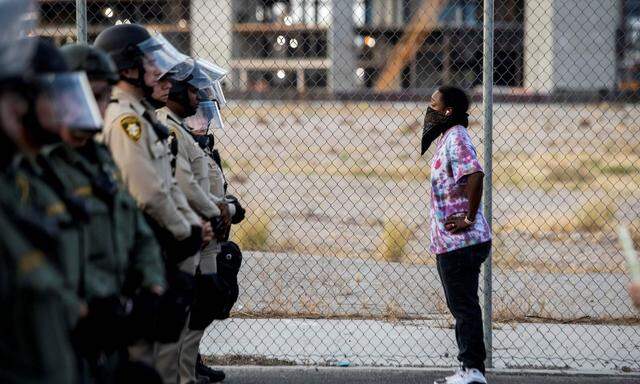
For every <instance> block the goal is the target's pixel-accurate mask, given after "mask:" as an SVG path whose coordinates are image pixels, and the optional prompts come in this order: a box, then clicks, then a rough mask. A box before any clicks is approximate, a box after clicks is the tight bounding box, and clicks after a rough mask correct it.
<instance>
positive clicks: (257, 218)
mask: <svg viewBox="0 0 640 384" xmlns="http://www.w3.org/2000/svg"><path fill="white" fill-rule="evenodd" d="M270 234H271V217H270V215H268V214H267V213H266V212H264V211H254V212H249V214H248V215H247V217H246V219H245V220H244V221H243V222H241V223H240V224H238V226H237V228H236V229H235V231H234V236H233V238H234V240H235V241H236V242H237V243H238V245H239V246H240V248H242V249H243V250H247V251H263V250H266V248H267V246H268V243H269V237H270Z"/></svg>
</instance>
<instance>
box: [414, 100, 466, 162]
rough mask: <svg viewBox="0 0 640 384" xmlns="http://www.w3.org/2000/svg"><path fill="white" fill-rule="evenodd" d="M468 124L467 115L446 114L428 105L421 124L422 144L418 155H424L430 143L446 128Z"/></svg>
mask: <svg viewBox="0 0 640 384" xmlns="http://www.w3.org/2000/svg"><path fill="white" fill-rule="evenodd" d="M455 125H462V126H465V127H466V126H468V125H469V115H468V114H466V113H465V114H462V115H451V116H447V115H445V114H444V113H443V112H440V111H436V110H435V109H433V108H431V107H428V108H427V113H426V114H425V115H424V124H423V126H422V145H421V148H420V155H424V153H425V152H427V150H428V149H429V147H430V146H431V144H432V143H433V142H434V141H435V140H436V139H437V138H438V136H440V135H442V134H443V133H444V132H445V131H446V130H447V129H449V128H451V127H453V126H455Z"/></svg>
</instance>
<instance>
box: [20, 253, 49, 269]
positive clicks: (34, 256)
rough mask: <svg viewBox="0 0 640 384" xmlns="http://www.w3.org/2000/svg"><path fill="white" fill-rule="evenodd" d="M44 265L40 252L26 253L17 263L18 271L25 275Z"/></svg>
mask: <svg viewBox="0 0 640 384" xmlns="http://www.w3.org/2000/svg"><path fill="white" fill-rule="evenodd" d="M43 263H44V256H43V254H42V253H41V252H40V251H31V252H27V253H25V254H24V255H22V257H20V260H19V261H18V271H19V272H20V273H21V274H27V273H29V272H31V271H33V270H34V269H36V268H38V267H39V266H41V265H42V264H43Z"/></svg>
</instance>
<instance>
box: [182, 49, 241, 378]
mask: <svg viewBox="0 0 640 384" xmlns="http://www.w3.org/2000/svg"><path fill="white" fill-rule="evenodd" d="M196 64H197V66H198V68H200V69H201V70H202V72H203V73H204V74H205V75H206V76H204V77H203V79H204V78H206V79H207V81H206V82H205V83H204V84H200V87H201V91H202V90H204V89H206V90H207V92H205V94H206V97H207V99H208V101H209V103H211V104H212V108H211V113H210V114H207V113H202V112H203V111H202V108H201V111H199V112H200V113H198V114H196V115H195V116H192V117H189V118H187V119H186V123H187V126H188V127H189V130H190V132H191V134H192V135H193V137H194V139H195V140H196V142H197V143H198V145H199V147H200V148H201V149H202V150H203V152H204V153H205V155H206V156H205V160H206V164H207V178H206V181H205V182H204V183H203V186H204V188H207V189H208V190H209V192H210V194H211V196H212V198H213V199H214V201H224V202H225V203H226V204H228V206H229V212H230V222H231V224H237V223H240V222H241V221H242V220H243V219H244V215H245V210H244V208H243V207H242V206H241V205H240V203H239V201H238V199H237V198H235V197H234V196H231V195H226V192H227V183H226V180H225V177H224V173H223V171H222V163H221V159H220V155H219V152H218V151H217V150H216V149H214V145H215V137H214V135H213V129H222V128H223V122H222V117H221V115H220V109H219V107H220V106H221V105H224V102H225V100H224V94H223V93H222V87H220V84H219V80H220V79H221V78H222V77H223V76H224V74H225V73H226V72H224V71H223V70H222V69H221V68H219V67H217V66H215V65H213V64H211V63H208V62H205V61H203V60H196ZM198 77H200V76H198V75H195V76H194V78H196V79H197V78H198ZM213 78H216V79H218V80H213ZM201 93H202V92H201ZM205 116H207V117H208V118H206V119H204V118H203V117H205ZM203 122H204V124H203ZM229 230H230V228H229V227H227V229H226V233H225V234H224V235H223V236H222V237H221V239H220V242H218V243H215V242H213V243H211V244H209V245H208V246H207V247H206V248H205V249H204V250H203V252H202V255H203V256H202V257H203V259H209V258H212V259H214V260H216V261H218V260H220V256H221V255H222V256H225V255H226V254H227V253H232V254H234V259H233V260H232V262H231V264H233V266H232V267H231V268H227V267H228V266H225V271H221V270H217V268H216V271H215V272H216V274H217V275H219V276H218V277H220V276H221V275H225V276H224V277H225V278H227V277H228V278H229V280H230V284H229V285H230V287H231V288H232V289H231V291H234V290H235V292H236V295H237V289H238V287H237V283H234V282H233V280H234V279H235V278H236V276H237V268H239V264H237V263H236V261H237V259H240V260H241V255H240V252H239V248H238V247H237V245H235V244H233V243H230V242H228V240H229ZM221 244H222V247H221ZM223 254H224V255H223ZM215 265H216V267H217V266H218V263H217V262H216V264H215ZM236 299H237V296H235V298H233V297H231V298H228V297H226V298H221V300H222V301H223V302H224V301H226V303H225V305H224V310H223V312H225V313H226V311H227V310H230V308H231V305H233V302H235V300H236ZM225 316H228V314H226V315H223V317H222V318H224V317H225ZM196 372H198V374H202V375H205V376H208V377H209V378H210V380H211V381H214V380H216V379H217V378H220V377H222V378H224V373H223V372H222V371H218V370H214V369H211V368H209V367H207V366H206V365H205V364H204V363H203V362H202V358H201V356H200V355H199V354H198V357H197V364H196Z"/></svg>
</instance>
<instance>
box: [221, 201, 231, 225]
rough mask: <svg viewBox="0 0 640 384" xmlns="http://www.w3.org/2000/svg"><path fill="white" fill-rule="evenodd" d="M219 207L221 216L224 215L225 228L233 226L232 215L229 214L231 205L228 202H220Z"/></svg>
mask: <svg viewBox="0 0 640 384" xmlns="http://www.w3.org/2000/svg"><path fill="white" fill-rule="evenodd" d="M218 209H220V216H221V217H222V223H223V224H224V226H225V228H228V227H229V226H231V215H230V214H229V205H227V203H218Z"/></svg>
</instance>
